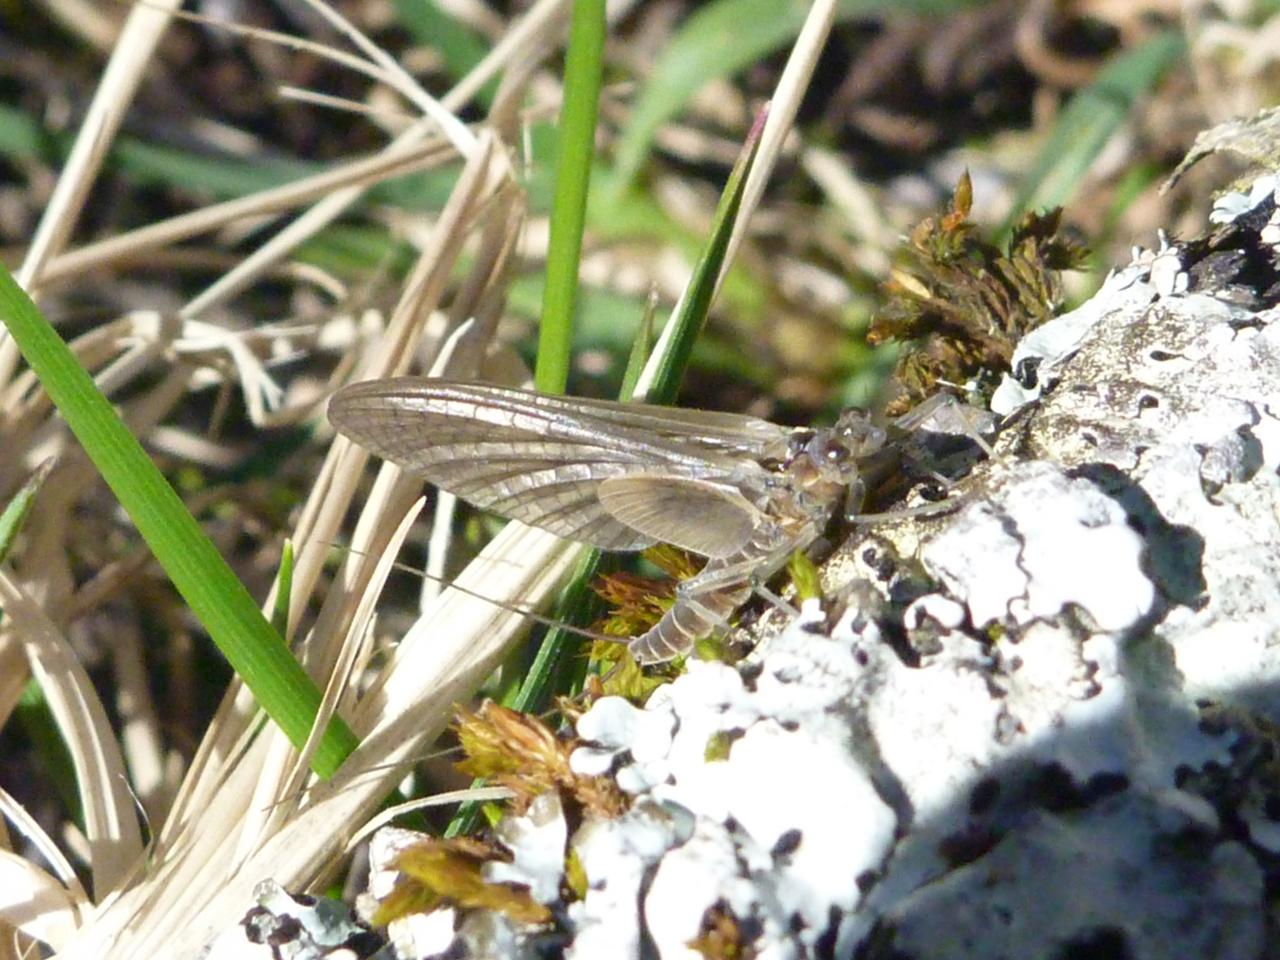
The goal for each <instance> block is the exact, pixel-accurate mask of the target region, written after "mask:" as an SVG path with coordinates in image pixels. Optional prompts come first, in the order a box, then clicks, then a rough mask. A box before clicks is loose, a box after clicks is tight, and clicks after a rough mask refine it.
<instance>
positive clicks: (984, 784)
mask: <svg viewBox="0 0 1280 960" xmlns="http://www.w3.org/2000/svg"><path fill="white" fill-rule="evenodd" d="M999 798H1000V781H999V780H997V779H996V778H995V777H983V778H982V779H981V780H979V781H978V782H977V783H976V784H974V786H973V789H972V790H970V791H969V814H970V815H971V816H975V817H980V816H982V814H984V813H986V812H987V811H989V810H990V809H991V808H992V807H993V806H995V802H996V800H998V799H999Z"/></svg>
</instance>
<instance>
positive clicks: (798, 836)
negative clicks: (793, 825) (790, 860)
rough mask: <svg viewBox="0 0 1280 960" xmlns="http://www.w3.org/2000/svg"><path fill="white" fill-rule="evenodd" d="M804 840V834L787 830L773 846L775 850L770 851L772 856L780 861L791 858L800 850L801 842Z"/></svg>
mask: <svg viewBox="0 0 1280 960" xmlns="http://www.w3.org/2000/svg"><path fill="white" fill-rule="evenodd" d="M803 839H804V834H803V833H801V832H800V831H799V830H786V831H784V832H783V834H782V836H780V837H778V840H777V842H776V843H775V844H774V845H773V849H772V850H770V851H769V853H770V855H771V856H772V857H773V858H774V859H775V860H778V859H780V858H782V857H789V856H791V854H793V853H795V852H796V851H797V850H798V849H800V841H801V840H803Z"/></svg>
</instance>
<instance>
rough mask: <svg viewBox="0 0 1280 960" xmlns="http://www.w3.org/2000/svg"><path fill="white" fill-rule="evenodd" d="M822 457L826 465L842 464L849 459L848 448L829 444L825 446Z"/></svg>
mask: <svg viewBox="0 0 1280 960" xmlns="http://www.w3.org/2000/svg"><path fill="white" fill-rule="evenodd" d="M824 456H826V458H827V463H844V462H845V461H846V460H848V459H849V448H848V447H844V446H841V445H840V444H838V443H831V444H828V445H827V449H826V451H825V452H824Z"/></svg>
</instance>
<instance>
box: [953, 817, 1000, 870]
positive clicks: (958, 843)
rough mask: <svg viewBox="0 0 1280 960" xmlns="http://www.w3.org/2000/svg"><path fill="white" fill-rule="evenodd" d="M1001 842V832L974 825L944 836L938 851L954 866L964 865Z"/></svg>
mask: <svg viewBox="0 0 1280 960" xmlns="http://www.w3.org/2000/svg"><path fill="white" fill-rule="evenodd" d="M999 842H1000V834H998V833H996V832H995V831H994V830H990V829H988V828H987V827H981V826H976V825H974V826H970V827H967V828H966V829H964V830H960V831H957V832H956V833H953V834H950V835H949V836H946V837H943V838H942V840H941V841H940V842H939V843H938V853H939V854H941V855H942V857H943V859H945V860H946V861H947V862H948V863H949V864H951V865H952V866H953V867H962V866H964V865H965V864H966V863H973V862H974V861H975V860H977V859H979V858H980V857H982V856H984V855H986V853H987V852H988V851H989V850H990V849H991V848H992V847H994V846H995V845H996V844H997V843H999Z"/></svg>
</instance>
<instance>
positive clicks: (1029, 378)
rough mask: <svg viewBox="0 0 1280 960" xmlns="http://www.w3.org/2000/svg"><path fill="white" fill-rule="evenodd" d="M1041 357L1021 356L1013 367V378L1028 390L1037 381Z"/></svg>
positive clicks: (1031, 388) (1033, 387) (1033, 386)
mask: <svg viewBox="0 0 1280 960" xmlns="http://www.w3.org/2000/svg"><path fill="white" fill-rule="evenodd" d="M1041 362H1042V358H1041V357H1023V358H1022V359H1021V360H1019V361H1018V364H1017V366H1015V367H1014V368H1013V378H1014V379H1015V380H1017V381H1018V383H1020V384H1022V385H1023V386H1024V387H1026V388H1027V389H1028V390H1034V389H1035V387H1036V384H1037V383H1038V382H1039V372H1040V364H1041Z"/></svg>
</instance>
